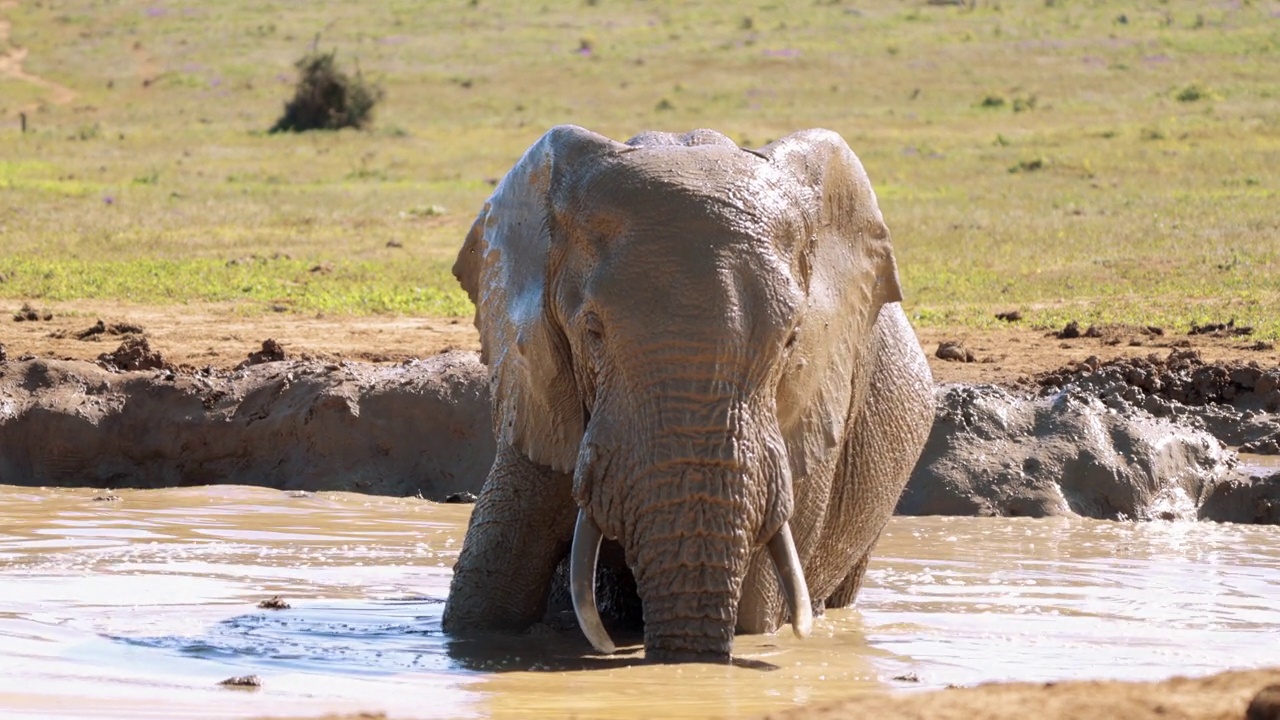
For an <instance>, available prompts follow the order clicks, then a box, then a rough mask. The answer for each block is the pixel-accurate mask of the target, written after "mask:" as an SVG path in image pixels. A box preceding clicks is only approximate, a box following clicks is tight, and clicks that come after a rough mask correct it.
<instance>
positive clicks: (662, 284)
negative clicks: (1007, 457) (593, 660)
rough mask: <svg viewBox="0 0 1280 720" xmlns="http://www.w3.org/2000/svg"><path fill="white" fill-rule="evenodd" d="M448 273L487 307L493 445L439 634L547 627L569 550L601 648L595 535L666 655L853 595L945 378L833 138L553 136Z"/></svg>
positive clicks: (570, 131) (590, 629) (650, 649)
mask: <svg viewBox="0 0 1280 720" xmlns="http://www.w3.org/2000/svg"><path fill="white" fill-rule="evenodd" d="M454 274H455V275H456V276H457V277H458V279H459V281H460V282H461V284H462V286H463V287H464V288H465V289H466V291H467V292H468V293H469V294H470V295H471V298H472V300H473V301H474V302H475V304H476V326H477V327H478V328H479V330H480V338H481V343H482V348H483V353H482V354H483V358H484V360H485V362H486V364H487V365H488V366H489V369H490V376H491V388H492V395H493V423H494V433H495V437H496V440H497V445H498V452H497V457H496V460H495V462H494V465H493V468H492V470H491V471H490V474H489V478H488V480H487V481H486V483H485V486H484V490H483V491H482V493H481V496H480V499H479V502H478V504H477V505H476V508H475V511H474V514H473V515H472V518H471V525H470V527H469V528H468V530H467V536H466V541H465V542H464V544H463V548H462V552H461V554H460V556H459V558H458V562H457V565H456V566H455V568H454V577H453V583H452V586H451V588H450V592H449V599H448V603H447V604H446V606H445V611H444V629H445V630H446V631H447V632H449V633H453V634H461V633H473V632H486V631H495V630H498V631H518V630H521V629H524V628H527V627H528V626H530V625H531V624H533V623H535V622H537V621H538V620H540V619H541V617H542V615H543V613H544V611H545V610H546V608H547V597H548V592H549V590H550V589H551V583H552V577H553V574H554V573H555V570H556V567H557V565H558V564H559V563H561V561H562V560H564V559H565V557H566V555H567V554H568V553H569V551H570V547H571V545H572V546H573V547H574V549H575V553H574V555H573V557H572V558H570V560H569V566H570V573H571V574H572V575H574V578H573V579H572V580H571V585H572V586H573V588H572V589H573V591H574V600H575V611H576V612H577V615H578V619H579V622H580V624H581V625H582V627H583V628H584V631H585V632H586V633H587V635H588V638H589V639H590V640H591V641H592V643H593V644H594V645H595V646H596V647H597V648H598V649H601V650H604V651H608V650H609V649H610V648H611V647H612V646H611V643H610V642H609V639H608V637H607V635H605V633H604V630H603V628H602V627H601V626H600V625H599V616H598V615H597V614H596V607H595V603H594V600H593V598H592V591H593V583H592V582H591V579H592V574H591V573H592V568H594V566H595V564H596V551H597V550H596V549H597V548H598V547H599V544H600V536H603V537H604V538H606V539H607V540H608V541H616V542H617V543H618V544H619V545H620V546H621V550H622V552H623V554H624V556H625V562H626V566H627V568H629V569H630V572H631V574H632V575H633V576H634V580H635V587H636V589H637V591H638V594H639V598H640V602H641V605H642V608H643V623H644V644H645V651H646V657H647V658H649V659H650V660H657V661H705V660H713V661H725V660H727V659H728V657H729V654H730V650H731V646H732V641H733V635H734V632H735V629H736V630H737V631H738V632H749V633H764V632H772V631H774V630H775V629H777V628H778V627H779V625H780V624H782V623H784V622H786V621H787V619H788V618H789V617H790V618H791V620H792V622H793V626H794V627H795V628H796V630H797V632H798V633H800V634H803V633H804V632H805V631H806V630H807V622H808V618H809V617H811V613H812V612H813V611H814V610H817V611H819V612H820V611H821V609H822V607H824V606H825V607H836V606H844V605H848V604H849V603H851V602H852V601H853V597H854V595H855V594H856V592H857V590H858V587H859V585H860V584H861V581H862V576H863V572H864V571H865V568H866V561H867V556H868V553H869V552H870V551H871V548H872V546H873V545H874V544H875V541H876V538H877V537H878V535H879V533H880V531H881V529H882V528H883V527H884V525H885V523H886V521H887V520H888V519H889V516H890V514H891V513H892V512H893V508H894V504H895V502H896V501H897V499H898V496H899V494H900V493H901V491H902V488H903V485H904V484H905V483H906V480H907V476H908V473H909V472H910V470H911V467H912V465H913V464H914V463H915V462H916V459H917V457H918V456H919V453H920V449H921V447H922V445H923V443H924V441H925V438H926V436H927V435H928V432H929V426H930V424H931V423H932V421H933V395H932V389H933V386H932V381H931V378H930V375H929V370H928V366H927V364H926V363H925V359H924V356H923V354H922V352H921V350H920V347H919V344H918V343H917V341H916V339H915V335H914V333H912V331H911V328H910V326H909V325H908V323H907V320H906V317H905V316H904V314H903V312H902V309H901V307H900V306H899V305H898V301H899V300H900V299H901V296H900V289H899V285H898V277H897V268H896V265H895V261H894V257H893V252H892V247H891V245H890V241H889V231H888V228H887V227H886V226H885V224H884V221H883V219H882V217H881V215H880V211H879V208H878V207H877V205H876V199H875V194H874V193H873V191H872V189H871V185H870V183H869V181H868V180H867V176H866V173H865V172H864V170H863V168H862V165H861V163H860V162H859V161H858V159H857V157H855V156H854V154H853V152H852V151H850V150H849V147H848V146H847V145H846V144H845V142H844V141H843V140H842V139H841V138H840V137H839V136H838V135H836V134H835V133H832V132H829V131H825V130H809V131H805V132H800V133H797V134H795V135H791V136H789V137H786V138H784V139H782V140H779V141H777V142H775V143H772V144H770V145H768V146H767V147H764V148H762V149H761V150H759V151H748V150H743V149H741V148H738V147H737V146H735V145H734V143H733V142H732V141H731V140H729V139H728V138H726V137H725V136H723V135H721V134H719V133H715V132H712V131H707V130H699V131H695V132H693V133H689V134H687V135H684V136H675V135H668V134H664V133H652V132H651V133H645V134H643V135H640V136H638V137H636V138H634V139H632V140H631V141H630V142H628V143H626V144H623V143H619V142H616V141H613V140H610V139H608V138H605V137H603V136H600V135H597V134H595V133H591V132H588V131H586V130H583V129H581V128H577V127H571V126H561V127H557V128H554V129H552V130H551V131H550V132H548V133H547V134H546V135H545V136H543V137H542V139H541V140H539V141H538V142H537V143H536V144H535V145H534V146H533V147H531V148H530V149H529V150H528V151H527V152H526V153H525V155H524V157H523V158H522V159H521V160H520V162H519V163H518V164H517V165H516V166H515V167H514V168H513V169H512V170H511V172H510V173H508V174H507V176H506V178H504V179H503V181H502V183H501V184H500V185H499V186H498V188H497V189H496V191H495V192H494V194H493V196H492V198H490V200H489V202H488V203H487V204H486V205H485V208H484V210H483V211H482V212H481V213H480V216H479V218H477V220H476V222H475V225H474V226H473V227H472V229H471V232H470V234H469V235H468V237H467V240H466V243H465V245H464V246H463V248H462V250H461V252H460V253H459V256H458V260H457V264H456V265H455V266H454ZM575 526H576V527H577V537H576V539H575ZM792 539H794V545H793V546H792V545H791V544H790V542H789V541H791V540H792ZM766 547H767V548H768V551H766V550H765V548H766ZM797 555H798V560H795V559H794V558H795V557H796V556H797ZM789 558H792V560H789ZM801 566H802V567H801ZM780 577H781V578H788V579H789V582H783V583H780V580H779V578H780ZM784 588H785V592H784ZM789 604H793V605H797V606H798V607H796V608H791V607H789Z"/></svg>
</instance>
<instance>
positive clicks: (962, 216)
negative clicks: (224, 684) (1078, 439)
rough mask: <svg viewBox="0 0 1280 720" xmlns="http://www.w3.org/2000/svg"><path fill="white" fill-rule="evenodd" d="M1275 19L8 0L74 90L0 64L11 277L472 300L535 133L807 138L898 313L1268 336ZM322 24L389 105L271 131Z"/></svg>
mask: <svg viewBox="0 0 1280 720" xmlns="http://www.w3.org/2000/svg"><path fill="white" fill-rule="evenodd" d="M1273 9H1274V8H1272V7H1271V5H1268V4H1267V3H1259V2H1251V3H1250V2H1246V3H1229V4H1221V5H1215V6H1213V7H1212V8H1209V7H1207V6H1205V5H1204V4H1203V3H1197V2H1193V1H1192V0H1162V2H1160V3H1154V4H1145V5H1144V4H1138V5H1135V6H1128V7H1125V8H1117V7H1116V6H1114V5H1111V4H1108V3H1094V4H1088V3H1066V2H1043V3H1041V2H1000V3H995V2H990V3H988V2H978V3H966V4H961V5H942V4H939V5H935V4H930V3H925V2H917V3H912V4H911V5H910V6H909V7H908V6H906V5H903V4H902V3H901V2H898V0H866V1H865V2H858V3H855V4H853V5H851V4H849V3H829V2H817V3H807V4H794V3H792V4H788V3H774V4H761V5H751V6H749V7H748V6H745V5H741V4H737V3H716V2H711V1H710V0H692V1H688V0H650V1H649V2H645V3H621V2H587V3H569V4H561V5H556V4H554V3H552V4H543V5H539V6H530V5H529V4H528V3H524V2H520V1H519V0H478V2H473V3H466V2H458V3H445V4H436V5H433V6H432V9H431V12H423V11H422V9H421V8H420V7H419V6H418V5H415V4H412V3H404V2H389V3H372V4H370V3H364V4H358V3H309V4H308V3H303V4H297V5H296V6H294V5H291V6H290V10H289V12H288V13H284V14H281V13H280V12H279V9H278V8H277V7H275V6H274V5H272V4H270V3H266V4H264V3H250V2H247V1H246V0H227V1H226V2H223V3H218V4H216V5H214V4H205V5H199V4H190V3H186V4H182V7H181V9H177V7H176V6H174V7H170V6H168V5H166V6H164V7H160V6H156V7H154V8H140V7H139V6H137V5H134V4H130V3H100V2H99V3H95V2H93V1H92V0H66V1H65V2H60V3H57V8H56V9H54V8H53V7H51V6H49V4H48V3H45V4H43V5H37V4H34V3H21V4H19V5H18V6H16V7H14V8H10V9H9V10H8V11H6V12H7V15H6V17H7V19H9V20H11V21H12V24H13V36H12V37H13V39H12V43H13V44H14V45H20V46H21V47H23V48H26V49H27V50H28V55H27V56H26V59H25V61H24V70H25V71H26V72H28V73H30V74H33V75H36V76H38V77H41V78H44V79H47V80H49V81H50V82H52V83H56V84H60V85H63V86H66V88H68V89H71V90H72V91H73V92H74V97H72V98H71V99H69V100H68V99H66V98H65V97H64V96H62V95H59V94H58V93H57V92H55V91H54V90H53V89H51V86H44V85H40V86H37V85H32V84H29V83H18V81H15V80H13V79H5V80H3V81H0V120H2V121H3V122H0V147H2V148H3V149H4V150H3V153H2V154H3V158H2V159H0V273H3V274H4V275H5V276H6V277H7V278H8V279H7V280H6V281H4V282H0V298H6V299H11V300H16V301H22V300H24V299H68V300H71V299H78V298H104V299H105V298H114V299H129V300H135V301H139V302H156V303H181V302H194V301H203V300H219V301H223V300H237V299H239V300H243V301H244V302H245V303H246V306H248V307H276V308H279V309H284V310H291V311H296V312H316V311H324V312H337V313H353V314H362V313H379V312H403V313H418V314H433V315H434V314H447V315H454V314H467V313H469V308H468V307H467V305H466V301H465V298H463V297H462V294H461V292H460V291H459V290H458V289H457V288H456V283H455V282H454V281H453V279H452V278H451V277H450V276H449V274H448V272H447V268H448V266H449V264H450V263H451V262H452V258H453V256H454V254H455V253H456V250H457V248H458V246H459V245H460V244H461V242H462V239H463V237H464V236H465V234H466V232H467V228H468V227H469V225H470V222H471V220H472V219H473V218H474V217H475V214H476V212H477V211H478V210H479V208H480V207H481V205H482V204H483V202H484V200H485V198H486V196H487V195H488V193H489V192H491V190H492V186H493V184H494V183H495V182H496V181H497V180H498V179H499V178H500V177H502V175H503V174H504V173H505V172H506V171H507V170H508V169H509V168H510V167H511V166H512V164H513V163H514V162H515V161H516V160H517V159H518V158H519V156H520V154H521V153H522V152H523V151H524V150H525V149H526V148H527V147H528V146H529V145H530V144H531V143H533V142H534V141H535V140H536V139H537V138H538V137H539V136H540V135H541V134H542V133H543V132H545V131H546V130H547V129H548V128H549V127H551V126H552V125H555V124H557V123H564V122H569V123H575V124H578V125H583V126H585V127H589V128H591V129H593V130H596V131H598V132H602V133H605V134H607V135H610V136H613V137H617V138H620V139H623V138H627V137H629V136H631V135H632V134H634V133H636V132H638V131H640V130H643V129H658V130H669V131H684V130H688V129H691V128H698V127H711V128H716V129H719V130H721V131H722V132H725V133H726V134H728V135H729V136H730V137H732V138H733V139H734V140H736V141H738V142H739V143H741V144H743V145H746V146H759V145H763V144H765V143H767V142H769V141H771V140H773V139H776V138H779V137H782V136H784V135H786V134H788V133H790V132H793V131H795V130H798V129H802V128H806V127H828V128H831V129H833V130H836V131H837V132H840V133H841V134H842V135H843V136H844V137H845V138H847V139H848V141H849V143H850V145H851V146H852V147H853V148H854V150H855V151H856V152H857V153H858V154H859V156H860V157H861V158H862V160H863V162H864V164H865V165H866V167H867V171H868V173H869V175H870V176H871V179H872V182H873V184H874V185H875V187H876V188H877V191H878V194H879V198H880V203H881V206H882V209H883V211H884V214H885V217H886V219H887V221H888V223H889V225H890V227H891V228H892V231H893V235H894V243H895V248H896V250H897V254H898V260H899V264H900V266H901V272H902V278H903V283H904V292H905V295H906V302H905V306H906V309H907V311H908V313H909V314H910V315H911V316H912V317H913V318H914V319H915V320H916V322H918V323H921V324H924V325H930V324H957V323H958V324H962V325H970V326H982V325H987V324H991V323H993V322H995V320H994V313H995V312H996V311H1003V310H1012V309H1018V310H1020V311H1021V312H1022V314H1023V316H1024V317H1025V318H1026V319H1025V320H1024V321H1023V322H1024V323H1026V324H1031V325H1042V326H1051V325H1054V324H1059V323H1062V322H1065V320H1066V319H1078V320H1080V321H1081V322H1127V323H1132V324H1142V325H1145V324H1160V325H1164V326H1168V327H1170V328H1171V329H1173V330H1175V331H1176V330H1178V329H1184V330H1185V329H1186V328H1188V327H1190V325H1191V323H1193V322H1195V323H1205V322H1225V321H1226V320H1229V319H1232V318H1235V319H1236V320H1237V323H1238V324H1246V325H1252V326H1255V328H1257V329H1258V332H1259V333H1261V334H1264V335H1269V336H1275V335H1276V334H1277V330H1278V328H1277V319H1276V318H1277V317H1280V298H1277V295H1276V293H1277V287H1280V280H1278V278H1280V256H1278V252H1280V251H1278V250H1277V246H1280V242H1277V238H1280V214H1277V212H1276V208H1277V207H1280V175H1277V172H1276V168H1280V105H1278V104H1277V98H1280V90H1277V87H1276V83H1275V78H1277V77H1280V35H1278V34H1277V30H1276V21H1275V18H1272V17H1271V15H1270V14H1271V13H1272V11H1273ZM316 33H322V38H321V42H322V43H323V47H326V48H332V49H333V53H334V54H329V55H326V56H325V57H328V58H329V59H330V61H332V59H333V58H335V57H336V58H341V59H342V60H343V64H344V65H346V66H347V67H348V68H352V69H354V68H357V67H358V68H361V69H362V70H363V72H364V73H366V74H367V75H368V76H369V77H372V78H377V79H378V83H379V85H380V86H381V87H383V88H385V90H386V95H385V99H383V100H382V102H380V103H378V105H377V115H378V117H377V123H376V124H375V125H372V126H369V125H367V124H365V127H366V128H367V129H365V130H358V129H356V128H353V127H348V128H346V129H341V130H336V131H333V132H324V133H291V132H290V133H276V134H269V133H267V132H266V128H269V127H270V126H271V124H272V123H273V122H274V121H275V120H276V118H277V117H278V116H279V113H280V107H281V103H282V101H284V100H286V99H287V98H290V97H293V96H295V95H296V93H297V90H298V85H297V82H298V79H299V75H298V72H297V70H298V68H296V67H295V61H296V60H297V57H298V51H299V48H301V47H305V46H306V45H307V44H308V43H310V42H311V41H312V39H313V38H315V36H316ZM347 63H350V65H347ZM329 69H330V70H336V67H334V66H332V65H331V66H330V68H329ZM303 70H304V72H303V77H304V78H305V77H306V76H307V72H306V70H307V68H306V67H304V68H303ZM352 78H353V76H350V75H349V76H348V77H347V79H348V80H351V79H352ZM14 87H19V88H21V90H20V91H18V92H14V93H10V92H9V90H10V89H11V88H14ZM20 109H21V110H22V111H24V112H26V114H27V118H28V132H27V133H26V135H20V134H19V132H18V123H17V115H16V113H17V112H18V111H19V110H20ZM354 124H355V125H359V124H360V123H354ZM446 209H447V210H446ZM244 258H277V259H276V260H254V261H252V262H243V261H242V260H243V259H244ZM233 261H234V262H233ZM314 267H321V268H325V267H327V268H329V270H328V271H327V272H326V271H324V270H319V271H316V272H314V273H313V272H312V268H314Z"/></svg>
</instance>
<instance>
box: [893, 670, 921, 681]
mask: <svg viewBox="0 0 1280 720" xmlns="http://www.w3.org/2000/svg"><path fill="white" fill-rule="evenodd" d="M893 679H894V680H897V681H898V682H909V683H918V682H920V676H919V675H917V674H915V673H913V672H909V673H903V674H901V675H895V676H894V678H893Z"/></svg>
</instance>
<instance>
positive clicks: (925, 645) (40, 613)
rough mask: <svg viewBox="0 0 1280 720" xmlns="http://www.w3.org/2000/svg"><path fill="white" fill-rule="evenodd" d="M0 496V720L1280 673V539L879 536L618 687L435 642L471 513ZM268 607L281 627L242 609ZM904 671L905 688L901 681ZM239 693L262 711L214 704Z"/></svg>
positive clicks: (299, 497) (651, 708)
mask: <svg viewBox="0 0 1280 720" xmlns="http://www.w3.org/2000/svg"><path fill="white" fill-rule="evenodd" d="M117 494H118V495H119V498H120V499H119V500H116V501H104V502H98V501H95V500H94V497H95V494H94V493H93V492H92V491H88V490H31V489H22V488H0V528H3V530H2V531H0V714H3V715H4V717H6V718H12V717H33V718H34V717H40V718H54V717H129V718H133V717H207V716H210V715H217V716H219V717H249V716H257V715H263V714H284V713H288V714H290V715H293V716H299V715H301V716H306V715H317V714H320V713H322V712H326V711H353V712H354V711H378V710H381V711H385V712H387V713H388V714H390V715H391V716H393V717H397V716H407V717H537V716H543V717H564V716H566V715H573V714H579V715H585V716H597V715H601V714H608V715H610V716H613V717H653V716H665V717H680V716H684V717H707V716H715V715H721V716H744V715H746V716H749V715H754V714H759V713H761V712H765V711H768V710H770V709H776V708H779V707H786V706H790V705H794V704H797V703H804V702H812V701H815V700H823V699H830V698H835V697H840V696H844V695H848V694H850V693H853V692H858V691H884V690H886V689H889V688H894V687H935V686H941V685H946V684H949V683H959V684H968V683H973V682H978V681H984V680H995V679H1025V680H1034V679H1049V678H1070V677H1099V676H1109V677H1122V678H1158V677H1166V676H1169V675H1172V674H1184V673H1185V674H1195V673H1207V672H1211V671H1216V670H1220V669H1225V668H1228V667H1255V666H1262V665H1267V664H1274V663H1275V661H1276V657H1275V655H1274V651H1273V649H1272V648H1270V646H1269V645H1267V644H1266V643H1264V642H1261V641H1260V638H1261V637H1265V636H1266V634H1268V633H1271V632H1273V631H1274V628H1275V627H1276V626H1277V625H1280V603H1277V600H1280V528H1275V527H1253V526H1236V525H1215V524H1208V523H1183V522H1175V523H1149V524H1121V523H1104V522H1094V521H1084V520H1067V519H1048V520H1031V519H978V518H895V519H894V520H893V522H892V524H891V525H890V527H889V529H888V530H887V531H886V532H885V534H884V537H883V538H882V541H881V544H880V548H879V552H878V556H877V559H876V560H875V562H873V564H872V567H871V570H870V572H869V575H868V584H867V587H866V589H865V590H864V594H863V596H862V597H861V598H860V600H859V606H858V609H857V610H840V611H833V612H829V613H828V614H827V616H826V617H825V618H821V619H820V620H818V622H817V623H816V626H815V633H814V637H812V638H810V639H809V640H806V641H804V642H798V641H796V640H795V639H794V638H792V637H791V636H790V632H789V631H786V630H784V631H783V632H782V633H779V634H778V635H776V636H756V637H741V638H738V639H737V641H736V646H735V649H736V651H737V654H738V655H739V656H740V657H741V659H742V662H740V663H739V664H738V666H723V667H722V666H712V665H690V666H667V667H663V666H649V665H642V664H637V662H636V661H637V660H638V659H639V657H640V655H641V653H640V651H639V649H638V648H636V647H634V646H633V647H631V648H628V649H626V650H625V651H624V652H623V653H621V654H620V655H619V656H615V657H610V658H604V657H597V656H592V655H588V654H586V651H587V645H586V643H585V641H583V640H582V639H581V638H580V637H579V636H578V634H577V633H576V632H562V631H558V630H553V629H551V628H549V627H539V628H535V630H534V631H533V632H531V633H529V634H528V635H525V636H521V637H514V638H504V639H502V640H500V641H494V640H490V641H487V642H477V641H463V640H453V639H450V638H447V637H445V636H444V635H443V634H442V633H441V631H440V613H441V610H442V608H443V606H442V600H443V598H444V596H445V594H446V592H447V588H448V581H449V566H450V565H451V564H452V562H453V558H454V557H455V556H456V554H457V551H458V548H459V546H460V544H461V541H462V537H463V534H464V530H465V525H466V518H467V513H468V510H469V509H468V508H466V507H462V506H454V505H436V504H432V503H428V502H424V501H421V500H413V499H393V498H377V497H365V496H359V495H352V494H341V493H332V494H331V493H324V494H317V495H312V494H300V493H296V494H290V493H280V492H276V491H271V490H263V489H258V488H243V487H214V488H187V489H177V490H159V491H117ZM273 595H281V596H283V597H285V598H286V599H287V600H288V601H289V602H290V603H291V604H292V605H293V607H292V609H289V610H281V611H271V610H262V609H258V608H257V607H256V603H257V602H258V601H260V600H263V599H265V598H268V597H271V596H273ZM907 673H913V674H915V675H916V676H918V677H919V678H920V680H921V682H920V683H918V684H911V685H908V684H906V683H905V682H900V681H895V680H894V678H895V677H900V676H903V675H905V674H907ZM246 674H257V675H259V676H261V677H262V679H263V687H262V689H260V690H257V691H248V692H246V691H234V690H227V689H224V688H220V687H218V686H217V685H216V683H217V682H218V681H219V680H222V679H224V678H226V677H229V676H232V675H246Z"/></svg>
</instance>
